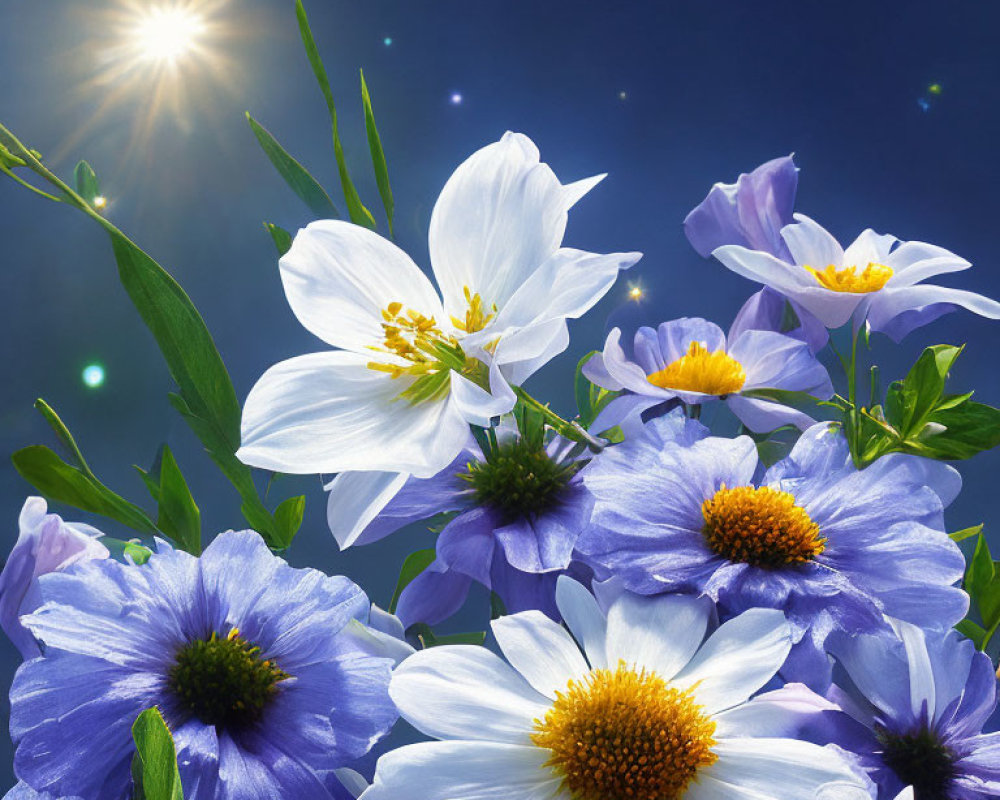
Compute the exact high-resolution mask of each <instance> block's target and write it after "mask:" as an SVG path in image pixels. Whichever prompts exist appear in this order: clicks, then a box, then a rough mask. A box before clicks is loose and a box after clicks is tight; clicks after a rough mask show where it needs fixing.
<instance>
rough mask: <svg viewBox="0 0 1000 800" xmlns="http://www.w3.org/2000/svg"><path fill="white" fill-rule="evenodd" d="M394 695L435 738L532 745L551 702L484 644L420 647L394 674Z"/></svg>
mask: <svg viewBox="0 0 1000 800" xmlns="http://www.w3.org/2000/svg"><path fill="white" fill-rule="evenodd" d="M389 695H390V696H391V697H392V700H393V702H394V703H395V704H396V706H397V707H398V708H399V713H400V714H402V715H403V717H404V718H405V719H406V721H407V722H409V723H410V724H411V725H413V726H414V727H415V728H417V729H418V730H419V731H421V732H422V733H425V734H427V735H428V736H433V737H434V738H436V739H476V740H479V739H483V740H488V741H495V742H511V743H514V744H528V743H529V742H530V739H529V736H530V734H531V731H532V730H533V726H534V721H535V720H536V719H541V718H542V717H544V716H545V713H546V712H547V711H548V708H549V704H548V701H547V700H546V699H545V698H544V697H543V696H542V695H540V694H539V693H538V692H536V691H535V690H534V689H532V688H531V686H529V685H528V683H527V682H526V681H525V680H524V679H523V678H522V677H521V676H520V675H518V674H517V673H516V672H515V671H514V670H513V669H512V668H511V667H510V666H508V665H507V664H505V663H504V662H503V661H502V660H501V659H500V657H499V656H497V655H495V654H494V653H491V652H490V651H489V650H487V649H486V648H485V647H478V646H473V645H445V646H442V647H432V648H430V649H429V650H419V651H418V652H417V653H415V654H414V655H412V656H410V657H409V658H408V659H406V661H404V662H403V663H402V664H400V665H399V666H398V667H397V668H396V671H395V672H394V673H393V675H392V683H391V684H390V685H389Z"/></svg>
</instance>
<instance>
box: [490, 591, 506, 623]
mask: <svg viewBox="0 0 1000 800" xmlns="http://www.w3.org/2000/svg"><path fill="white" fill-rule="evenodd" d="M505 616H507V606H506V605H505V604H504V602H503V598H502V597H500V595H498V594H497V593H496V592H490V619H491V620H494V619H500V617H505Z"/></svg>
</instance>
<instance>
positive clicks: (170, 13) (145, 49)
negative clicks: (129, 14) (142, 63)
mask: <svg viewBox="0 0 1000 800" xmlns="http://www.w3.org/2000/svg"><path fill="white" fill-rule="evenodd" d="M204 32H205V20H204V19H202V17H201V16H200V15H198V14H197V13H196V12H194V11H192V10H191V9H189V8H181V7H176V8H170V7H165V6H163V7H159V8H157V7H153V8H151V9H149V10H148V11H146V12H144V13H143V15H142V16H140V17H139V18H138V19H137V20H136V24H135V31H134V36H135V46H136V50H137V55H138V57H139V58H142V59H147V60H150V61H161V62H162V61H167V62H174V61H176V60H177V59H179V58H182V57H184V56H185V55H187V54H188V53H190V52H192V51H193V50H194V49H195V48H196V47H197V46H198V39H199V37H200V36H201V35H202V34H203V33H204Z"/></svg>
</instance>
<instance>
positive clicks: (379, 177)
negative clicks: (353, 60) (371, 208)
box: [361, 70, 395, 236]
mask: <svg viewBox="0 0 1000 800" xmlns="http://www.w3.org/2000/svg"><path fill="white" fill-rule="evenodd" d="M361 103H362V105H363V106H364V111H365V131H366V132H367V133H368V149H369V150H370V151H371V154H372V167H373V168H374V170H375V183H376V184H377V185H378V193H379V196H381V198H382V206H383V207H384V208H385V216H386V219H387V220H388V221H389V236H392V214H393V211H394V210H395V202H394V201H393V199H392V187H390V186H389V166H388V165H387V164H386V163H385V151H384V150H383V149H382V139H381V137H380V136H379V135H378V128H377V127H376V126H375V112H374V111H373V110H372V98H371V95H370V94H369V93H368V84H367V83H366V82H365V73H364V71H363V70H362V72H361Z"/></svg>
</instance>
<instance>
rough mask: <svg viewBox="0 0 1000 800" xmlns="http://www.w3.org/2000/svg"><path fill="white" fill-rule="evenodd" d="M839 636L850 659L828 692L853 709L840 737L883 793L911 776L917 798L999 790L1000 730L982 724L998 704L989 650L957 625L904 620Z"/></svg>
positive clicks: (964, 799) (963, 799)
mask: <svg viewBox="0 0 1000 800" xmlns="http://www.w3.org/2000/svg"><path fill="white" fill-rule="evenodd" d="M891 624H892V627H891V628H887V629H883V630H879V631H878V632H875V633H864V634H861V635H859V636H855V637H848V636H836V637H833V638H832V639H831V651H832V652H833V654H834V656H835V657H836V659H837V660H838V662H839V663H840V665H841V667H842V668H843V675H842V676H840V677H838V679H837V685H835V686H833V687H831V690H830V692H828V697H829V698H830V699H832V700H834V701H835V702H836V703H837V704H838V705H840V706H841V708H843V710H844V711H845V712H846V713H847V714H848V715H849V716H850V720H849V723H848V724H846V725H844V724H841V725H837V726H834V727H833V728H832V729H831V730H834V731H838V732H839V736H838V735H837V734H836V733H834V734H833V735H832V737H831V738H832V740H833V741H834V742H835V743H837V744H838V745H840V746H841V747H843V748H844V749H845V750H847V751H849V752H851V753H853V754H855V755H856V756H857V757H858V758H859V759H860V760H861V763H862V764H863V766H864V767H865V768H866V769H867V771H868V773H869V775H870V776H871V777H872V779H873V780H874V781H875V782H876V783H877V784H878V787H879V795H878V796H879V797H884V798H890V797H895V795H896V793H897V792H899V791H900V790H901V789H902V788H903V787H906V786H912V788H913V797H914V798H915V800H944V799H946V800H977V798H982V797H998V796H1000V733H983V732H982V730H983V726H984V725H985V724H986V722H987V720H988V719H989V718H990V715H991V714H992V713H993V711H994V709H995V708H996V686H997V682H996V674H995V672H994V668H993V664H992V662H991V661H990V658H989V656H987V655H986V654H985V653H980V652H977V651H976V649H975V647H974V646H973V644H972V642H971V641H969V640H968V639H965V638H963V637H962V636H960V635H959V634H958V633H957V632H956V631H954V630H950V631H943V630H939V631H930V630H922V629H921V628H918V627H916V626H914V625H910V624H908V623H906V622H901V621H899V620H891Z"/></svg>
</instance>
